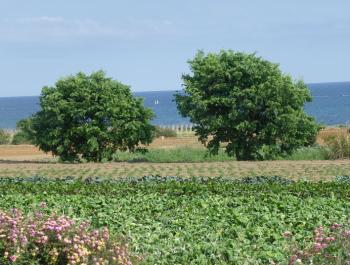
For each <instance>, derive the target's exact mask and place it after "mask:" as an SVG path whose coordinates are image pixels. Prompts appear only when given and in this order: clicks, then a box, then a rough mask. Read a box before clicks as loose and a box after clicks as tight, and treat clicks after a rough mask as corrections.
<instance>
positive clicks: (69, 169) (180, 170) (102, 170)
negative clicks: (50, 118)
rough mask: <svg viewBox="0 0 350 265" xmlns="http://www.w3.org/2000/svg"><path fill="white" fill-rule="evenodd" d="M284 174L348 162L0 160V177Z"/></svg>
mask: <svg viewBox="0 0 350 265" xmlns="http://www.w3.org/2000/svg"><path fill="white" fill-rule="evenodd" d="M155 174H157V175H161V176H174V175H177V176H183V177H192V176H209V177H219V176H228V177H244V176H261V175H266V176H273V175H278V176H284V177H288V178H292V179H300V178H305V179H309V180H328V179H330V178H332V177H333V176H337V175H350V161H348V160H340V161H263V162H237V161H232V162H211V163H103V164H101V163H99V164H97V163H85V164H58V163H45V162H30V161H28V162H20V161H2V162H0V176H2V177H5V176H7V177H15V176H17V177H18V176H21V177H25V176H35V175H38V176H46V177H63V176H75V177H83V178H85V177H91V176H102V177H112V178H119V177H126V176H144V175H155Z"/></svg>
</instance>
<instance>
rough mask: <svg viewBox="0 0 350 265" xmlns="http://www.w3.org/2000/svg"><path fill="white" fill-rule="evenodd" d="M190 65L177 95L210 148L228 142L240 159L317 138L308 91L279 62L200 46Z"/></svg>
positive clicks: (183, 111)
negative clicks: (308, 110) (307, 110)
mask: <svg viewBox="0 0 350 265" xmlns="http://www.w3.org/2000/svg"><path fill="white" fill-rule="evenodd" d="M189 65H190V69H191V74H185V75H183V76H182V78H183V82H184V84H183V86H184V93H178V94H176V95H175V100H176V103H177V106H178V109H179V112H180V113H181V114H182V115H183V116H185V117H189V118H190V120H191V122H193V123H194V124H196V126H195V127H194V130H195V132H196V135H198V136H199V140H200V141H201V142H202V143H204V144H206V145H207V148H208V150H209V152H210V153H212V154H217V153H218V150H219V148H220V145H221V144H223V143H224V144H225V147H226V152H227V153H228V154H229V155H231V156H233V155H235V156H236V158H237V160H262V159H269V158H273V157H274V156H276V155H283V154H288V153H291V152H292V151H293V150H294V149H296V148H298V147H301V146H307V145H310V144H312V143H314V141H315V139H316V135H317V132H318V131H319V129H320V126H319V125H318V124H317V123H316V122H315V120H314V119H313V118H311V117H309V116H307V115H306V114H305V112H304V109H303V107H304V104H305V102H308V101H311V95H310V91H309V89H308V88H307V87H306V85H305V84H304V83H303V82H302V81H293V80H292V78H291V77H290V76H289V75H286V74H283V73H282V72H281V71H280V70H279V66H278V65H277V64H274V63H271V62H269V61H266V60H264V59H262V58H260V57H257V56H256V55H255V54H246V53H240V52H233V51H232V50H228V51H224V50H223V51H221V52H220V53H218V54H215V53H208V54H204V53H203V52H202V51H199V52H198V53H197V54H196V56H195V57H194V59H193V60H190V61H189Z"/></svg>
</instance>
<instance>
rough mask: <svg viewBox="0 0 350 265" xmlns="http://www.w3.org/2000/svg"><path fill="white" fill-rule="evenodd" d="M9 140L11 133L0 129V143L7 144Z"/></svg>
mask: <svg viewBox="0 0 350 265" xmlns="http://www.w3.org/2000/svg"><path fill="white" fill-rule="evenodd" d="M10 142H11V135H10V134H9V133H7V132H6V131H5V130H4V129H0V144H9V143H10Z"/></svg>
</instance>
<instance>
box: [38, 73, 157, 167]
mask: <svg viewBox="0 0 350 265" xmlns="http://www.w3.org/2000/svg"><path fill="white" fill-rule="evenodd" d="M40 107H41V110H40V111H39V112H37V113H36V114H35V115H34V116H33V117H32V118H31V122H32V125H31V129H32V130H33V138H34V143H35V144H36V145H37V146H38V147H39V148H40V149H41V150H43V151H45V152H52V154H53V155H56V156H59V157H60V158H61V160H64V161H76V160H80V159H81V158H82V159H85V160H87V161H102V160H111V159H112V155H113V154H114V153H115V152H116V151H117V150H122V151H126V150H129V151H134V150H135V149H137V147H138V145H139V144H144V145H147V144H149V143H150V142H151V141H152V139H153V136H154V126H153V125H151V124H150V120H151V118H152V117H153V113H152V111H151V110H150V109H148V108H145V107H144V106H143V102H142V99H140V98H134V97H133V95H132V93H131V91H130V87H129V86H126V85H124V84H122V83H120V82H118V81H115V80H113V79H111V78H108V77H106V76H105V73H104V72H103V71H98V72H94V73H92V74H91V75H86V74H84V73H78V74H77V75H75V76H69V77H66V78H63V79H60V80H58V81H57V82H56V84H55V86H52V87H44V88H43V89H42V92H41V96H40Z"/></svg>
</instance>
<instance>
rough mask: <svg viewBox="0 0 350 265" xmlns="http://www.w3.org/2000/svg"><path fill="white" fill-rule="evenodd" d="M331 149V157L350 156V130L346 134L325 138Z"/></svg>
mask: <svg viewBox="0 0 350 265" xmlns="http://www.w3.org/2000/svg"><path fill="white" fill-rule="evenodd" d="M325 142H326V144H327V146H328V147H329V149H330V157H331V158H332V159H345V158H350V132H349V129H348V130H347V133H346V134H342V135H338V136H332V137H328V138H326V139H325Z"/></svg>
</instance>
